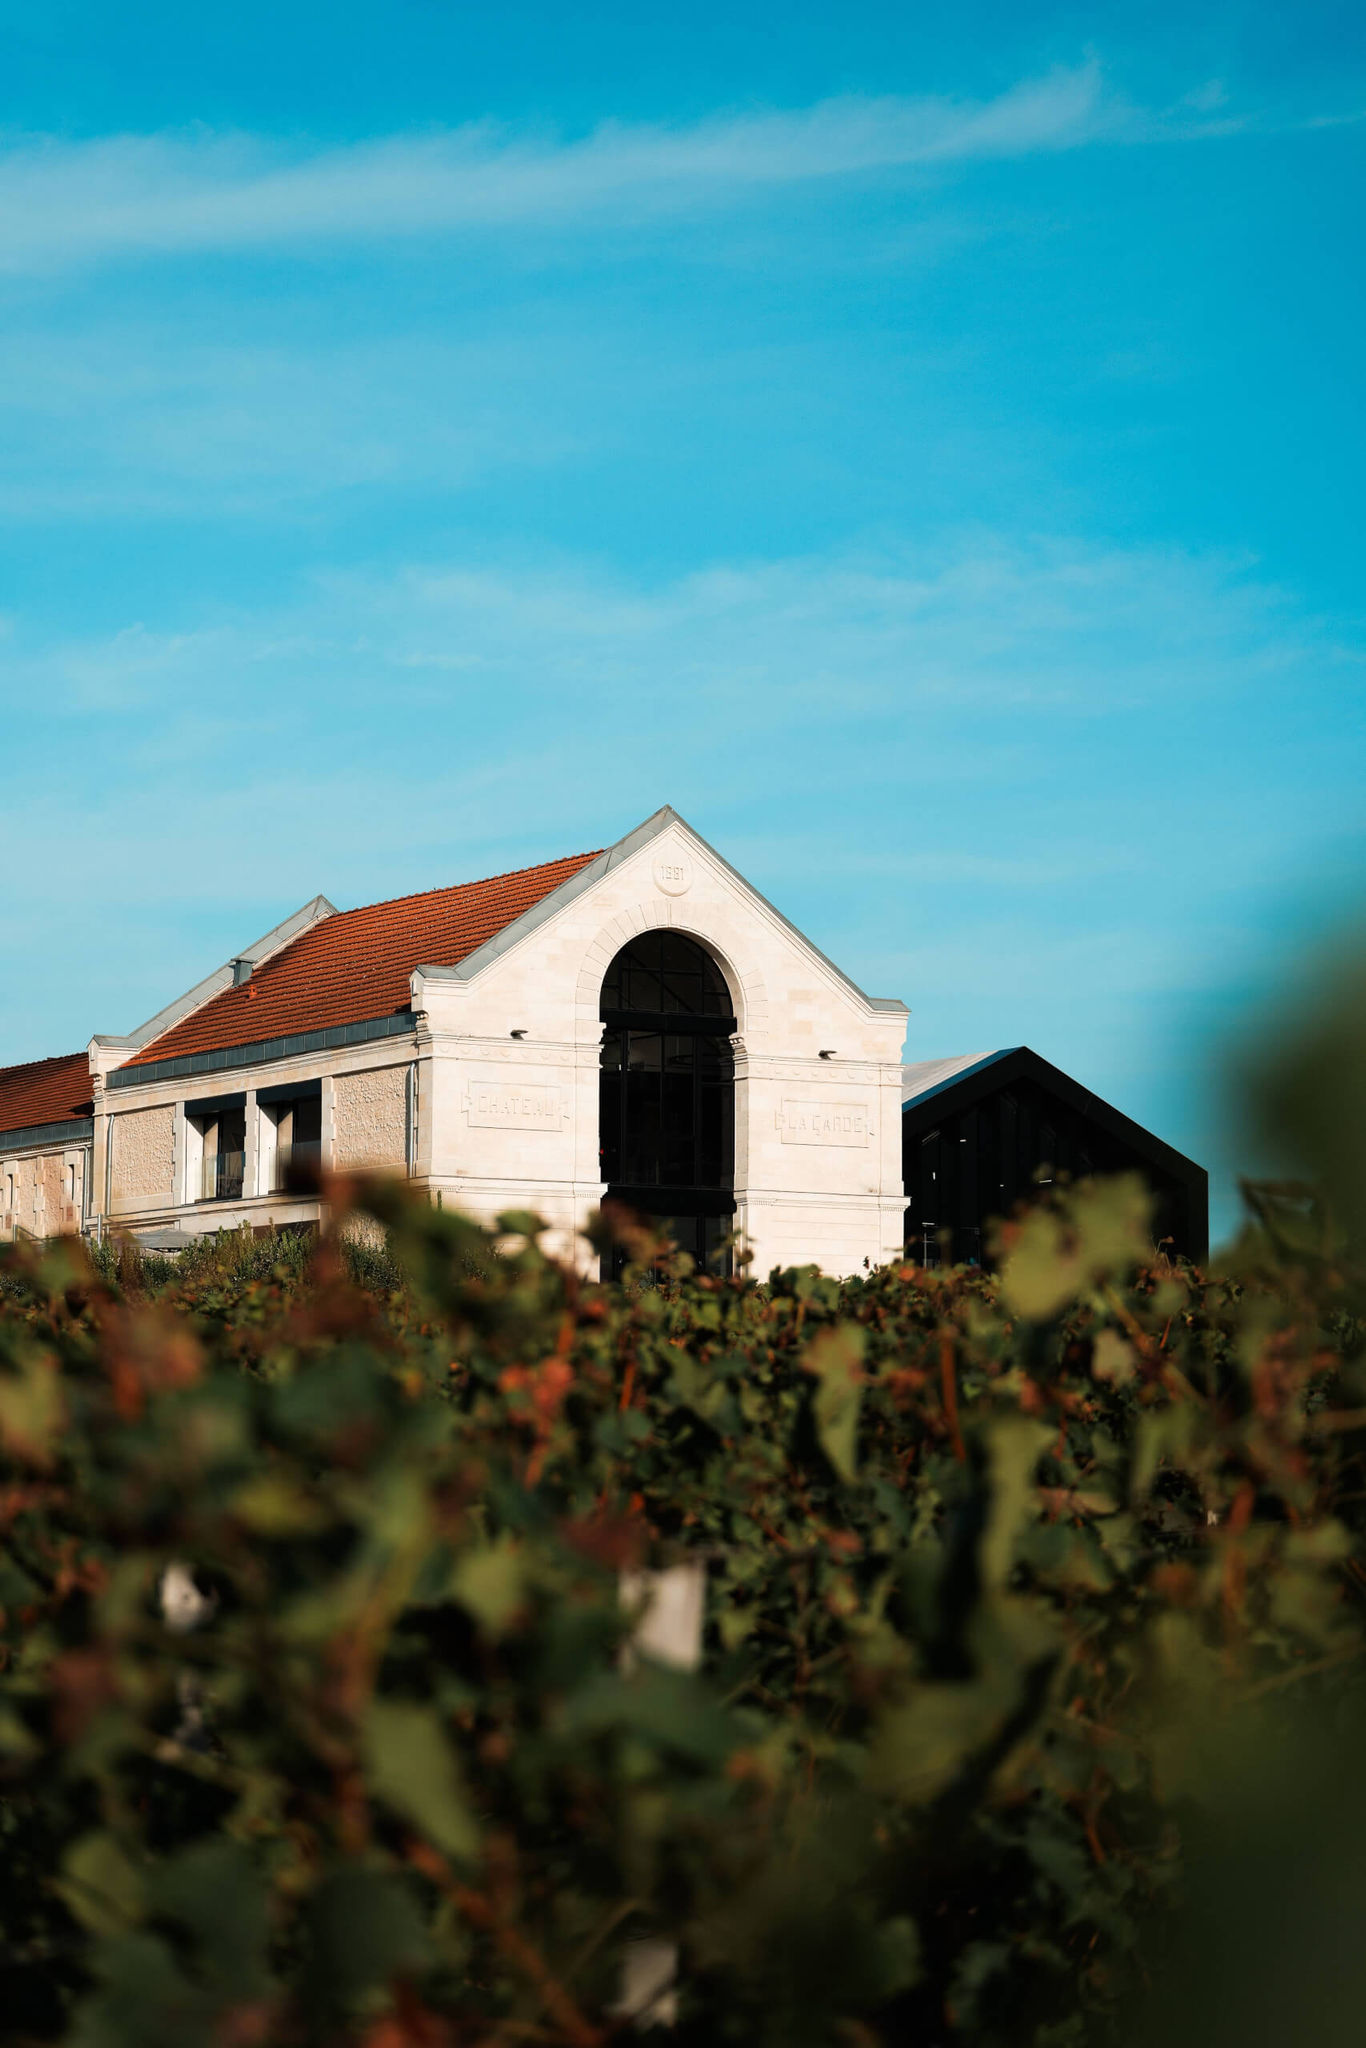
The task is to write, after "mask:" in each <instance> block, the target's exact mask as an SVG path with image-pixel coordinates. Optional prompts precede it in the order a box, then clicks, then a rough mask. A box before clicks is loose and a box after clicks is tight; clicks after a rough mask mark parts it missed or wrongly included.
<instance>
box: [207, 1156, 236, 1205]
mask: <svg viewBox="0 0 1366 2048" xmlns="http://www.w3.org/2000/svg"><path fill="white" fill-rule="evenodd" d="M246 1167H247V1155H246V1153H245V1152H206V1153H205V1154H204V1171H203V1175H202V1177H201V1180H200V1183H199V1199H200V1201H201V1202H236V1201H240V1200H241V1196H242V1179H243V1175H244V1174H245V1172H246Z"/></svg>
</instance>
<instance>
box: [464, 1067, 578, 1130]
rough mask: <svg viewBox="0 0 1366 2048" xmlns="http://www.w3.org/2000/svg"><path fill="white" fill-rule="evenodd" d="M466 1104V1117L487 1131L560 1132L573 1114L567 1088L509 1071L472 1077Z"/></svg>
mask: <svg viewBox="0 0 1366 2048" xmlns="http://www.w3.org/2000/svg"><path fill="white" fill-rule="evenodd" d="M463 1106H464V1110H465V1116H466V1120H467V1121H468V1122H469V1123H470V1124H471V1125H472V1126H474V1127H475V1128H477V1129H479V1130H485V1131H558V1130H560V1129H561V1128H562V1127H563V1125H564V1122H565V1120H566V1118H567V1117H568V1115H569V1103H568V1098H567V1096H566V1093H565V1090H564V1089H563V1088H560V1087H557V1086H555V1085H554V1084H553V1083H552V1084H550V1085H542V1084H541V1083H540V1082H536V1081H514V1080H512V1079H511V1078H510V1077H509V1076H508V1075H507V1074H496V1075H493V1076H490V1077H488V1078H484V1079H481V1078H478V1077H476V1078H474V1079H472V1080H471V1081H470V1084H469V1086H468V1088H467V1089H466V1091H465V1097H464V1105H463Z"/></svg>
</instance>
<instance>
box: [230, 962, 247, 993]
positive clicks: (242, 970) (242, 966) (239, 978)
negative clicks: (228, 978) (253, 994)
mask: <svg viewBox="0 0 1366 2048" xmlns="http://www.w3.org/2000/svg"><path fill="white" fill-rule="evenodd" d="M250 980H251V962H250V960H234V961H233V962H232V985H233V987H234V988H241V987H242V986H243V985H244V983H246V982H248V981H250Z"/></svg>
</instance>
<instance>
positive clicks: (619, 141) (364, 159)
mask: <svg viewBox="0 0 1366 2048" xmlns="http://www.w3.org/2000/svg"><path fill="white" fill-rule="evenodd" d="M1131 118H1132V117H1131V115H1130V113H1129V112H1128V111H1127V110H1126V109H1125V107H1124V106H1123V104H1122V103H1121V102H1119V101H1118V100H1116V99H1114V98H1113V97H1112V96H1111V95H1110V94H1109V93H1108V92H1107V90H1106V88H1105V85H1104V81H1103V78H1102V74H1101V71H1100V67H1099V66H1098V65H1097V64H1096V63H1095V62H1093V61H1092V62H1087V63H1085V64H1083V65H1080V66H1078V67H1074V68H1071V69H1058V70H1054V71H1051V72H1049V73H1047V74H1046V75H1045V76H1043V77H1041V78H1036V79H1028V80H1025V81H1023V82H1021V83H1020V84H1018V85H1015V86H1013V87H1012V88H1011V89H1010V90H1009V91H1007V92H1004V93H1002V94H1001V95H999V97H997V98H995V99H991V100H965V99H939V98H924V99H908V98H878V99H874V98H867V97H857V96H850V97H845V98H840V99H832V100H826V101H823V102H821V103H819V104H817V105H815V106H812V107H808V108H804V109H798V110H795V111H775V110H755V111H744V112H738V113H729V114H718V115H715V116H712V117H710V118H707V119H705V120H701V121H696V122H693V123H691V124H686V125H685V124H675V125H665V124H637V125H629V124H626V123H622V122H615V121H612V122H606V123H604V124H603V125H602V126H601V127H599V128H597V129H595V130H594V131H593V132H592V133H591V134H589V135H587V136H585V137H583V138H581V139H576V140H565V139H563V138H558V137H554V136H546V135H528V134H525V133H519V132H514V131H510V130H508V129H506V128H500V127H498V126H495V125H493V124H491V123H477V124H473V125H470V126H467V127H463V128H459V129H455V130H450V131H445V132H439V133H435V134H427V135H420V136H412V135H405V136H395V137H390V138H381V139H377V140H371V141H366V142H358V143H354V144H351V145H347V146H345V147H340V148H332V149H318V150H312V151H309V150H307V149H300V148H297V147H296V148H293V149H291V148H288V147H286V146H284V145H281V144H279V143H278V142H270V141H267V140H264V139H262V138H259V137H251V136H244V135H227V136H224V135H218V134H214V133H210V132H207V131H204V132H190V133H184V134H157V135H148V136H135V135H120V136H111V137H106V138H102V139H96V140H92V141H84V142H69V141H64V140H49V139H39V140H36V141H33V140H21V141H18V142H15V143H12V144H11V145H10V146H9V148H8V149H5V150H3V151H0V269H7V270H10V271H24V270H32V269H35V268H38V269H41V268H46V267H60V266H62V265H66V264H72V263H80V262H88V261H91V260H95V259H99V258H102V257H112V256H117V255H120V254H138V253H142V254H148V253H174V252H183V251H192V250H194V251H205V250H232V249H250V248H263V247H268V246H272V245H279V244H285V243H292V242H306V241H328V240H338V239H344V240H355V239H358V238H364V237H383V236H396V235H413V234H422V233H432V232H442V231H449V230H453V229H461V228H477V227H505V226H509V225H512V224H515V223H518V222H537V221H549V222H553V221H563V220H565V219H567V218H571V217H574V216H588V215H593V214H602V213H604V212H610V213H611V214H613V215H615V216H616V217H621V216H623V215H625V216H629V215H631V214H633V213H639V212H658V211H659V210H661V209H676V208H680V207H683V208H686V207H690V206H696V205H699V204H700V205H707V204H713V205H714V204H716V203H718V202H725V201H728V200H733V199H734V198H736V197H737V196H739V195H741V194H743V193H745V192H746V191H755V190H760V189H763V188H765V187H770V188H771V187H779V186H787V185H793V184H798V183H802V182H809V181H812V180H817V179H828V178H837V177H845V176H850V175H854V174H859V173H869V172H877V171H886V170H894V169H898V168H904V167H911V166H916V165H920V166H926V167H930V166H936V165H948V164H954V163H962V162H966V161H969V160H971V159H975V158H985V157H1009V156H1018V155H1024V154H1027V153H1030V152H1034V151H1040V150H1060V149H1071V148H1076V147H1077V146H1079V145H1081V144H1083V143H1087V142H1091V141H1094V140H1096V139H1097V138H1098V137H1101V136H1104V135H1106V134H1108V133H1114V132H1118V131H1120V130H1122V129H1123V127H1124V126H1125V124H1126V123H1127V122H1129V121H1130V120H1131Z"/></svg>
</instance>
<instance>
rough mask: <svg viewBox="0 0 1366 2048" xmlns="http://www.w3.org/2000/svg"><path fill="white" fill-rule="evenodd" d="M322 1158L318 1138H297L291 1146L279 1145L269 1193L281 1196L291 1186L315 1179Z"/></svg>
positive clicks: (320, 1141)
mask: <svg viewBox="0 0 1366 2048" xmlns="http://www.w3.org/2000/svg"><path fill="white" fill-rule="evenodd" d="M322 1158H323V1148H322V1140H321V1139H320V1138H299V1139H296V1141H295V1142H294V1144H292V1145H281V1146H280V1147H279V1148H278V1150H277V1151H276V1154H275V1166H274V1171H273V1172H272V1174H271V1177H270V1191H271V1193H272V1194H273V1195H278V1194H282V1193H283V1192H284V1190H285V1189H286V1188H288V1187H289V1186H290V1185H291V1184H294V1185H297V1184H298V1183H299V1182H300V1181H303V1182H308V1181H312V1180H314V1179H316V1178H317V1173H318V1168H319V1167H320V1166H321V1165H322Z"/></svg>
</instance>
